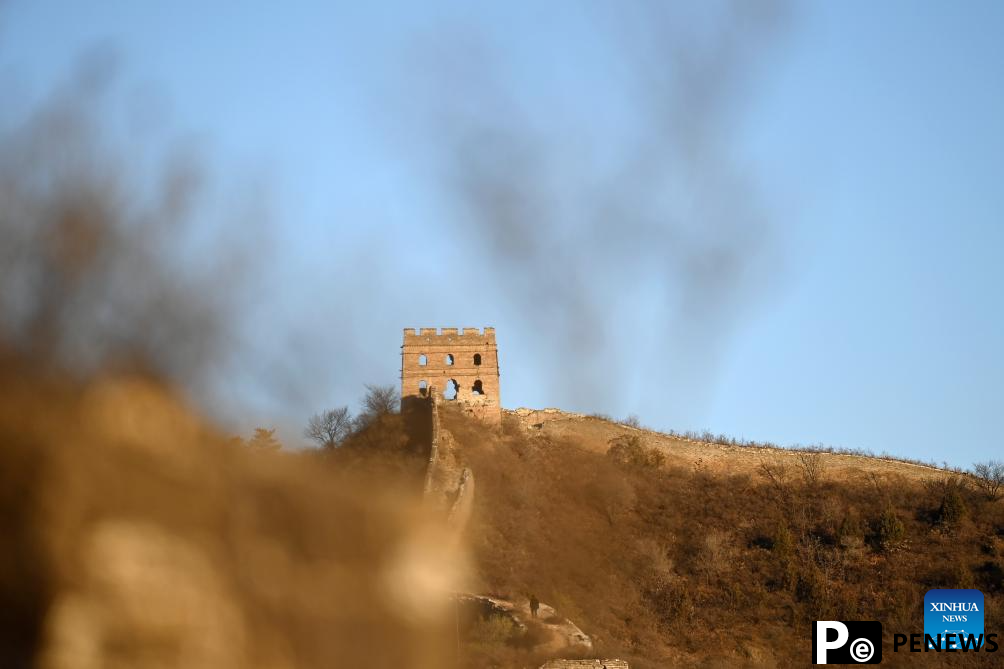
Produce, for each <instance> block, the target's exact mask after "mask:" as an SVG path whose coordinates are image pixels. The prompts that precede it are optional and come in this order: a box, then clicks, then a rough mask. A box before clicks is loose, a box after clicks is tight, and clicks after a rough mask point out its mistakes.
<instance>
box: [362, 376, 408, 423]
mask: <svg viewBox="0 0 1004 669" xmlns="http://www.w3.org/2000/svg"><path fill="white" fill-rule="evenodd" d="M399 402H400V398H399V397H398V394H397V388H396V387H394V386H371V385H369V384H367V385H366V396H365V397H363V413H364V414H367V415H369V416H371V417H374V418H375V417H377V416H383V415H386V414H389V413H396V412H397V407H398V403H399Z"/></svg>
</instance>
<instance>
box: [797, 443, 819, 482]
mask: <svg viewBox="0 0 1004 669" xmlns="http://www.w3.org/2000/svg"><path fill="white" fill-rule="evenodd" d="M797 457H798V466H799V468H800V469H801V470H802V476H803V477H805V483H806V485H809V486H815V485H816V484H817V483H818V482H819V475H820V474H821V473H822V472H823V456H822V454H820V453H816V452H814V451H801V452H799V453H798V456H797Z"/></svg>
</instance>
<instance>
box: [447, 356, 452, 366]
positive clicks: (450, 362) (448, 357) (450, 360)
mask: <svg viewBox="0 0 1004 669" xmlns="http://www.w3.org/2000/svg"><path fill="white" fill-rule="evenodd" d="M452 364H453V354H452V353H447V354H446V366H447V367H449V366H450V365H452Z"/></svg>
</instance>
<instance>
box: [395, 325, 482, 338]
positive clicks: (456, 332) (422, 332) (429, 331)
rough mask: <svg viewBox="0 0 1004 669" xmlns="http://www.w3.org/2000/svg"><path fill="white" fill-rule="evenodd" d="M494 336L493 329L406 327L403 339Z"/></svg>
mask: <svg viewBox="0 0 1004 669" xmlns="http://www.w3.org/2000/svg"><path fill="white" fill-rule="evenodd" d="M489 335H491V336H494V335H495V328H494V327H485V328H484V331H483V332H482V328H481V327H406V328H405V339H406V340H407V339H408V338H409V337H452V336H456V337H472V336H473V337H487V336H489Z"/></svg>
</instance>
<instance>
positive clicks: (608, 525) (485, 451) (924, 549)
mask: <svg viewBox="0 0 1004 669" xmlns="http://www.w3.org/2000/svg"><path fill="white" fill-rule="evenodd" d="M444 421H445V423H446V424H447V426H448V427H449V429H451V431H453V432H454V435H455V436H456V437H457V439H458V441H459V443H460V444H461V447H462V449H463V455H464V457H465V458H467V460H468V461H469V463H470V464H471V466H472V467H473V469H474V472H475V476H476V477H477V480H478V498H477V499H476V502H475V507H476V508H475V512H474V518H473V520H472V524H471V526H470V528H469V532H470V542H471V545H472V549H473V552H474V557H475V562H476V567H477V572H478V575H479V577H480V581H481V584H480V585H481V587H482V588H483V589H484V590H485V591H488V592H497V593H500V594H503V595H506V594H509V595H518V594H519V593H524V592H535V593H537V595H538V596H539V597H540V598H541V599H542V600H544V601H546V602H548V603H550V604H552V605H554V606H555V607H556V608H557V610H558V613H559V614H560V615H563V616H567V617H568V618H569V619H571V620H573V621H574V622H576V623H577V624H578V625H579V626H580V627H582V628H583V630H584V631H585V632H586V633H588V634H591V635H593V637H594V639H595V640H596V643H597V655H599V656H605V657H623V658H626V659H630V660H631V662H632V667H641V668H645V667H652V668H654V667H666V666H674V667H675V666H682V667H689V666H693V667H705V666H783V667H785V666H804V665H805V664H806V663H807V661H808V658H809V656H810V625H811V622H812V621H813V620H816V619H821V618H824V617H825V618H834V619H849V620H855V619H865V620H869V619H874V620H880V621H882V622H883V624H884V626H885V630H886V632H887V635H889V639H887V642H888V643H889V644H890V646H889V647H890V648H891V634H892V633H893V632H906V633H910V632H920V631H922V627H923V614H922V602H923V596H924V593H925V592H926V591H927V590H928V589H930V588H935V587H964V586H974V587H979V588H980V589H981V590H983V592H984V593H985V595H986V597H987V630H988V631H989V630H999V629H1001V627H1002V622H1004V618H1002V615H1001V610H1002V605H1004V582H1002V578H1004V576H1002V571H1001V569H1002V565H1004V561H1002V558H1001V556H1000V554H999V545H1000V537H1002V536H1004V505H1002V504H994V503H990V502H989V501H987V500H986V497H985V495H982V494H978V493H977V492H976V491H974V490H972V489H970V488H969V487H967V486H965V485H962V486H961V487H955V488H951V490H953V491H955V492H957V493H958V494H959V495H961V499H962V501H963V502H964V505H965V508H966V509H967V513H966V514H965V517H963V518H960V519H957V520H956V521H955V522H954V523H953V524H952V525H951V526H947V525H946V524H944V523H942V522H939V520H938V514H939V510H940V509H942V508H943V506H944V503H945V497H944V496H945V487H944V486H940V487H939V486H937V485H930V484H929V485H924V484H923V477H918V476H911V475H909V473H910V472H911V471H912V470H910V469H909V468H907V466H906V465H902V466H901V465H898V464H895V463H892V464H890V463H886V462H884V461H882V462H878V463H867V462H864V463H861V462H855V463H854V467H853V469H854V470H858V471H857V473H856V474H854V475H846V476H842V475H841V476H835V475H834V471H833V470H834V469H836V470H837V471H838V472H840V471H848V472H849V471H850V470H845V469H842V468H841V467H840V466H833V467H831V466H830V463H829V462H826V464H825V468H824V469H822V472H816V474H818V475H816V476H812V475H809V474H806V473H805V470H804V468H800V467H799V466H798V464H797V463H798V461H797V460H796V459H791V460H786V461H785V463H786V464H787V466H788V470H789V471H788V473H789V474H790V475H789V476H785V477H783V479H776V480H771V479H770V477H769V476H765V475H761V474H760V473H758V472H757V467H756V466H755V465H754V464H753V463H752V462H749V461H748V460H747V459H746V458H745V457H744V454H743V453H742V452H723V453H718V454H715V455H714V456H711V457H706V458H705V460H706V461H712V462H714V463H715V464H714V466H710V467H703V466H696V467H695V466H694V461H695V460H696V458H694V459H690V457H680V455H679V454H678V453H677V454H675V455H676V457H674V453H672V452H670V453H668V456H669V463H670V464H668V465H666V466H664V467H662V468H659V469H651V468H639V467H630V466H624V465H623V464H618V463H617V462H615V461H613V460H612V459H611V458H609V457H606V456H605V454H604V453H603V451H602V450H600V449H599V448H596V443H597V442H598V441H600V440H601V438H602V436H605V432H601V433H600V435H599V436H598V435H597V434H596V432H595V431H594V426H592V425H591V424H590V425H589V426H588V429H585V430H584V434H583V435H582V437H581V438H579V437H578V436H577V434H576V430H575V428H576V425H575V424H573V423H571V422H566V423H565V424H564V425H563V427H562V429H561V430H547V429H536V430H534V429H531V430H529V433H528V434H524V433H523V432H522V431H521V430H518V429H516V426H515V424H514V423H513V421H509V422H508V423H507V429H506V432H505V433H504V435H503V436H502V437H499V438H495V437H492V436H491V434H490V433H489V432H488V431H486V430H484V429H483V428H481V427H480V426H477V425H475V424H471V423H468V422H467V421H465V420H464V419H463V418H462V417H460V416H459V415H450V414H447V416H446V417H445V419H444ZM582 424H584V423H583V422H580V423H579V425H582ZM642 436H643V439H647V438H648V435H642ZM603 441H604V442H605V440H603ZM649 443H651V442H649ZM689 455H696V453H692V454H689ZM762 455H763V454H762V453H761V454H759V456H760V457H762ZM733 457H734V458H735V459H736V460H737V461H739V462H738V463H737V466H736V467H735V468H730V467H728V466H727V464H728V462H729V461H730V458H733ZM780 457H782V458H783V457H784V456H783V454H782V455H781V456H780ZM821 458H822V459H823V460H824V461H825V460H826V456H825V455H823V456H821ZM758 464H759V463H758ZM773 464H774V465H776V461H774V463H773ZM815 464H816V463H810V467H814V466H815ZM771 467H772V463H771V462H770V461H768V469H770V468H771ZM775 468H776V467H775ZM903 471H906V472H907V475H903V474H902V473H901V472H903ZM884 523H885V524H884ZM896 523H901V524H902V528H903V534H902V536H901V537H888V536H886V535H885V534H884V532H885V533H887V532H889V531H890V530H889V529H888V526H889V525H890V524H892V525H895V524H896ZM884 528H885V529H884ZM893 539H894V540H893ZM950 659H951V660H952V665H953V666H956V665H958V666H992V665H993V663H994V661H995V659H996V658H994V657H993V656H991V655H986V654H982V655H975V654H969V655H968V656H959V657H955V656H953V657H952V658H950ZM915 660H916V657H915V656H911V655H908V654H902V653H900V654H895V655H894V654H892V653H891V652H890V653H888V654H887V655H886V659H885V663H886V664H890V665H893V666H899V665H906V664H908V663H910V662H911V661H915ZM927 661H928V662H929V663H933V664H935V665H937V663H938V662H944V661H945V660H944V659H943V658H942V659H939V658H928V659H927ZM478 662H479V656H477V655H476V654H475V656H473V657H472V658H469V666H472V667H473V666H482V665H479V664H478ZM500 666H522V665H521V664H519V658H518V657H516V658H512V659H511V664H509V665H500Z"/></svg>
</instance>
